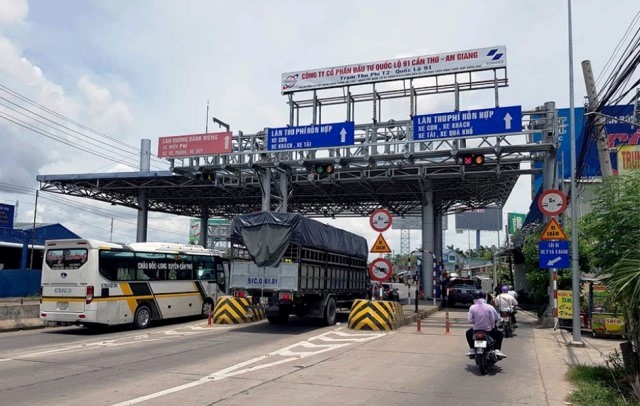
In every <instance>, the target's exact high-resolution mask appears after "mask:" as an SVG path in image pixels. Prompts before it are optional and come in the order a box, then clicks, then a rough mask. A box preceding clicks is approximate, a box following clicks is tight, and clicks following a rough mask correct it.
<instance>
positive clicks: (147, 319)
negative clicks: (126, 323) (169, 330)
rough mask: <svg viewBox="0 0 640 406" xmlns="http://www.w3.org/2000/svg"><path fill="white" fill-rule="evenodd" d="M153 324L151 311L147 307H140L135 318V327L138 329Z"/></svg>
mask: <svg viewBox="0 0 640 406" xmlns="http://www.w3.org/2000/svg"><path fill="white" fill-rule="evenodd" d="M149 324H151V309H149V306H147V305H140V306H138V309H137V310H136V314H135V315H134V316H133V326H134V327H135V328H137V329H143V328H147V327H149Z"/></svg>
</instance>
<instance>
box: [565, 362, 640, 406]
mask: <svg viewBox="0 0 640 406" xmlns="http://www.w3.org/2000/svg"><path fill="white" fill-rule="evenodd" d="M568 378H569V380H570V381H571V382H573V383H575V384H576V385H577V386H578V389H577V390H576V391H575V392H573V393H572V394H571V395H569V401H571V402H572V403H574V404H576V405H589V406H600V405H602V406H629V405H633V406H637V405H640V403H638V402H635V401H633V400H630V397H629V394H628V393H623V389H622V388H621V386H620V384H621V382H622V381H623V380H624V378H623V375H622V374H621V373H620V371H617V370H614V369H610V368H607V367H605V366H587V365H575V366H572V367H571V369H570V370H569V373H568Z"/></svg>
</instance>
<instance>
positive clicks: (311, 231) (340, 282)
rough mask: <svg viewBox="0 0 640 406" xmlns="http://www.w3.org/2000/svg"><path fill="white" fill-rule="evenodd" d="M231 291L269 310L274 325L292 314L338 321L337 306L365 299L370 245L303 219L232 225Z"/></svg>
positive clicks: (285, 216)
mask: <svg viewBox="0 0 640 406" xmlns="http://www.w3.org/2000/svg"><path fill="white" fill-rule="evenodd" d="M230 241H231V271H230V277H229V285H228V287H229V292H230V294H233V295H234V296H235V297H251V298H252V300H253V303H254V304H256V305H262V306H264V307H265V311H266V315H267V319H268V320H269V322H271V323H273V324H282V323H286V322H287V320H288V319H289V315H292V314H293V315H296V316H299V317H305V316H307V317H312V318H321V319H322V320H323V323H324V324H325V325H333V324H335V322H336V311H337V308H338V307H350V306H351V304H352V303H353V301H354V300H355V299H359V298H365V297H366V296H367V287H368V284H369V276H368V270H367V257H368V254H369V252H368V248H367V241H366V240H365V239H364V238H363V237H361V236H358V235H356V234H353V233H350V232H348V231H345V230H341V229H339V228H336V227H332V226H329V225H325V224H322V223H320V222H318V221H315V220H311V219H308V218H306V217H304V216H302V215H300V214H294V213H276V212H257V213H251V214H243V215H239V216H236V217H234V219H233V221H232V223H231V232H230Z"/></svg>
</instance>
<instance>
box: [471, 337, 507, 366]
mask: <svg viewBox="0 0 640 406" xmlns="http://www.w3.org/2000/svg"><path fill="white" fill-rule="evenodd" d="M473 346H474V348H475V350H476V355H475V356H473V355H470V356H469V358H473V357H475V359H476V365H478V367H480V373H481V374H482V375H486V374H487V371H488V369H489V368H491V367H492V366H493V365H495V363H496V362H498V361H499V360H500V358H498V356H497V355H496V351H495V340H494V339H493V338H491V336H490V335H489V333H487V332H486V331H482V330H476V331H474V332H473Z"/></svg>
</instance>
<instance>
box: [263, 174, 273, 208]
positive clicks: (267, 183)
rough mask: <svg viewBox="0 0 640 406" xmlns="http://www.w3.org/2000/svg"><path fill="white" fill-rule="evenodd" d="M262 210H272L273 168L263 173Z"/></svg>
mask: <svg viewBox="0 0 640 406" xmlns="http://www.w3.org/2000/svg"><path fill="white" fill-rule="evenodd" d="M261 176H262V211H270V210H271V169H267V170H266V171H265V172H264V173H263V174H262V175H261Z"/></svg>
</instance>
